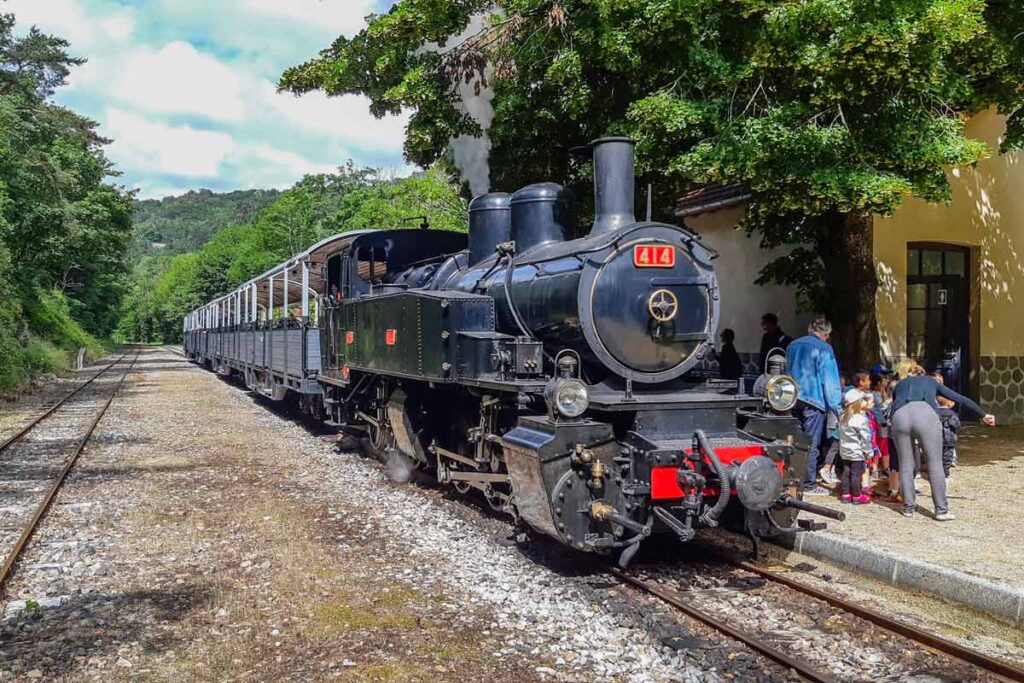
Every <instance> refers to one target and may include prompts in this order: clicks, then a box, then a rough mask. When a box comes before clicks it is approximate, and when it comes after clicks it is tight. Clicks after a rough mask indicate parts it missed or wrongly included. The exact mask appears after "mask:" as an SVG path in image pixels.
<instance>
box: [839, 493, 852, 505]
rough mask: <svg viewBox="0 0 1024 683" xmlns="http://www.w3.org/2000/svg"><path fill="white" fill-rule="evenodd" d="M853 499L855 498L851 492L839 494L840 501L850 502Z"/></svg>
mask: <svg viewBox="0 0 1024 683" xmlns="http://www.w3.org/2000/svg"><path fill="white" fill-rule="evenodd" d="M852 500H853V496H851V495H850V494H849V493H844V494H843V495H841V496H839V502H840V503H849V502H851V501H852Z"/></svg>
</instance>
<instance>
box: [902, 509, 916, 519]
mask: <svg viewBox="0 0 1024 683" xmlns="http://www.w3.org/2000/svg"><path fill="white" fill-rule="evenodd" d="M901 512H902V513H903V516H904V517H913V516H914V509H913V508H903V510H901Z"/></svg>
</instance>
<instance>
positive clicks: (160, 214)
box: [132, 189, 281, 260]
mask: <svg viewBox="0 0 1024 683" xmlns="http://www.w3.org/2000/svg"><path fill="white" fill-rule="evenodd" d="M280 195H281V193H280V192H278V191H277V190H236V191H235V192H223V193H217V192H212V191H211V190H206V189H202V190H193V191H191V192H187V193H185V194H183V195H179V196H176V197H164V198H163V199H145V200H141V201H136V202H135V207H134V208H135V213H134V218H133V224H134V226H135V240H134V243H133V245H132V252H133V253H132V257H133V260H137V259H139V258H141V257H142V256H155V255H159V254H166V255H174V254H181V253H184V252H188V251H195V250H196V249H199V248H200V247H202V246H203V245H204V244H206V243H207V242H209V241H210V240H211V239H212V238H213V236H214V235H215V234H216V233H217V231H218V230H220V229H221V228H223V227H224V226H227V225H235V224H239V223H248V222H249V220H250V219H251V218H252V217H253V216H254V215H255V214H256V212H258V211H259V210H260V209H262V208H264V207H265V206H267V205H268V204H271V203H272V202H273V201H274V200H276V199H277V198H278V197H279V196H280Z"/></svg>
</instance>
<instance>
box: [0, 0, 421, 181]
mask: <svg viewBox="0 0 1024 683" xmlns="http://www.w3.org/2000/svg"><path fill="white" fill-rule="evenodd" d="M392 2H393V0H6V1H3V0H0V12H12V13H14V15H15V17H16V18H17V21H18V30H19V31H25V30H27V29H28V27H29V26H30V25H33V24H34V25H37V26H39V28H40V29H42V30H43V31H45V32H47V33H53V34H56V35H60V36H62V37H64V38H66V39H68V40H69V41H71V49H72V52H73V53H74V54H76V55H78V56H82V57H86V58H88V60H89V62H88V63H87V64H86V65H85V66H82V67H79V68H77V69H75V71H74V72H73V73H72V76H71V79H70V83H69V85H68V86H67V87H65V88H64V89H62V90H60V91H59V92H58V94H57V96H56V100H57V101H58V102H59V103H61V104H63V105H66V106H68V107H70V108H72V109H74V110H75V111H77V112H79V113H81V114H84V115H86V116H88V117H90V118H92V119H95V120H96V121H98V122H99V124H100V132H101V133H102V134H103V135H104V136H106V137H108V138H111V139H112V140H113V142H112V143H111V145H110V146H109V147H108V149H107V153H108V156H109V157H110V158H111V159H112V160H113V161H114V163H115V164H116V165H117V168H118V169H119V170H120V171H121V172H122V174H123V175H122V176H121V178H119V179H118V180H117V181H116V182H120V183H123V184H124V185H126V186H128V187H131V188H138V189H139V192H140V196H141V197H163V196H166V195H172V194H180V193H182V192H185V191H187V190H189V189H195V188H200V187H207V188H211V189H213V190H218V191H226V190H233V189H240V188H253V187H261V188H265V187H277V188H284V187H288V186H289V185H291V184H292V183H294V182H295V181H296V180H298V179H299V178H301V177H302V176H303V175H304V174H306V173H313V172H320V171H330V170H332V169H333V168H335V167H337V166H339V165H341V164H343V163H345V161H346V160H348V159H350V158H351V159H354V160H355V161H356V162H357V163H360V164H365V165H371V166H376V167H381V168H384V169H387V170H390V171H394V172H399V173H401V172H405V171H407V170H408V169H407V168H406V167H405V164H404V161H403V160H402V154H401V149H402V142H403V138H404V128H405V123H406V119H405V117H389V118H387V119H383V120H377V119H374V118H373V117H372V116H371V115H370V113H369V108H368V103H367V101H366V100H365V99H363V98H361V97H355V96H346V97H339V98H327V97H325V96H323V95H322V94H320V93H313V94H309V95H304V96H302V97H300V98H296V97H294V96H292V95H289V94H278V93H276V92H275V84H276V82H277V79H278V77H279V76H280V74H281V72H282V71H283V70H284V69H285V68H287V67H288V66H291V65H293V64H298V63H301V62H303V61H305V60H306V59H308V58H310V57H312V56H313V55H315V54H316V53H317V52H318V51H319V50H320V49H322V48H324V47H326V46H328V45H329V44H330V43H331V41H333V40H334V39H335V38H336V37H337V36H338V35H341V34H346V35H351V34H353V33H355V32H356V31H358V30H359V29H360V28H361V27H362V26H363V25H364V24H365V20H364V17H365V16H366V15H367V14H369V13H371V12H381V11H385V10H386V9H387V7H388V6H390V5H391V4H392Z"/></svg>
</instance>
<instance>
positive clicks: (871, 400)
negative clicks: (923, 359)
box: [821, 361, 960, 505]
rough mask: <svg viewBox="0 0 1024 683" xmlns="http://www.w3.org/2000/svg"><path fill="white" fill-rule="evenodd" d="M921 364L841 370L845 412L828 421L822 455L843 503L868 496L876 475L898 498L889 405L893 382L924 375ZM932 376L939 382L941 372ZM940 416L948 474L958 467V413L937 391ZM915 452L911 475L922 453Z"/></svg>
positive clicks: (860, 502) (864, 501)
mask: <svg viewBox="0 0 1024 683" xmlns="http://www.w3.org/2000/svg"><path fill="white" fill-rule="evenodd" d="M924 374H925V370H924V368H922V367H921V366H920V365H918V364H917V363H916V362H914V361H904V362H903V363H901V364H900V365H897V367H896V371H895V372H892V371H889V370H888V369H887V368H884V367H883V366H880V365H877V366H875V367H874V368H872V371H871V373H868V372H865V371H860V372H857V373H855V374H854V375H853V376H852V377H851V378H849V383H847V378H846V377H845V376H842V377H841V378H840V379H841V380H842V386H843V387H844V393H843V412H842V414H840V415H839V417H838V420H836V421H835V422H834V423H831V424H830V425H829V436H830V437H831V447H830V448H829V451H828V452H827V454H826V456H825V468H824V469H823V471H822V474H821V476H822V479H823V480H824V481H825V482H826V483H829V484H836V483H838V484H839V486H840V496H839V499H840V500H841V501H842V502H844V503H852V504H854V505H864V504H867V503H870V502H871V497H872V495H873V494H874V489H873V487H872V486H871V482H872V481H873V480H874V479H885V478H887V479H888V484H889V491H888V496H889V498H890V500H893V501H900V498H899V475H898V470H899V456H898V454H897V453H896V445H895V443H894V442H893V440H892V439H891V438H890V436H889V418H890V415H889V412H890V411H889V408H890V406H891V404H892V391H893V388H894V387H895V386H896V383H897V382H899V381H900V380H901V379H903V378H904V377H907V376H913V375H924ZM932 377H933V378H934V379H935V380H936V381H937V382H939V383H940V384H942V383H943V377H942V375H941V373H933V375H932ZM937 401H938V403H939V408H938V411H937V412H938V416H939V421H940V422H941V424H942V466H943V470H944V474H945V476H946V477H947V478H948V477H949V474H950V469H951V468H953V467H956V448H957V444H958V442H959V437H958V432H959V430H960V417H959V415H958V413H957V412H956V411H955V410H953V406H954V405H955V404H954V403H953V402H952V401H950V400H948V399H946V398H944V397H942V396H939V397H938V398H937ZM916 451H917V449H916V448H915V453H914V470H915V476H916V475H917V474H918V473H919V470H920V467H921V459H920V456H919V454H918V453H917V452H916Z"/></svg>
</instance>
